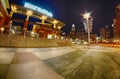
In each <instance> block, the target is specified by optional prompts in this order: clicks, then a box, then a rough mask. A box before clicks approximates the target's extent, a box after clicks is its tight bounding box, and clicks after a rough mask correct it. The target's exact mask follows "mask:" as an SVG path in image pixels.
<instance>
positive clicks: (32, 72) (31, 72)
mask: <svg viewBox="0 0 120 79" xmlns="http://www.w3.org/2000/svg"><path fill="white" fill-rule="evenodd" d="M76 50H77V49H74V48H72V49H71V48H70V47H65V48H61V47H59V48H41V49H39V48H0V79H64V78H63V77H62V76H60V75H58V74H57V73H56V72H54V71H52V70H51V69H50V68H49V67H48V66H47V65H45V64H44V63H43V62H42V61H41V60H44V59H49V58H54V57H58V56H61V55H64V54H67V53H70V52H72V51H76Z"/></svg>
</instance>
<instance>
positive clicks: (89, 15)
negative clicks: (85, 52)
mask: <svg viewBox="0 0 120 79" xmlns="http://www.w3.org/2000/svg"><path fill="white" fill-rule="evenodd" d="M90 18H91V13H90V12H85V13H84V14H83V19H84V20H85V21H86V22H85V23H84V26H85V29H86V32H87V34H88V48H89V46H90V25H91V24H90V23H91V22H90V21H91V20H89V19H90Z"/></svg>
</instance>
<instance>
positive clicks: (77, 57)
mask: <svg viewBox="0 0 120 79" xmlns="http://www.w3.org/2000/svg"><path fill="white" fill-rule="evenodd" d="M78 48H79V50H78V51H75V52H72V53H68V54H65V55H63V56H60V57H56V58H51V59H48V60H44V62H45V63H46V64H47V65H49V67H51V69H53V70H54V71H56V72H57V73H59V74H60V75H62V76H63V77H65V78H66V79H120V49H119V48H109V47H99V46H93V47H91V48H90V49H87V48H85V47H81V48H80V47H78Z"/></svg>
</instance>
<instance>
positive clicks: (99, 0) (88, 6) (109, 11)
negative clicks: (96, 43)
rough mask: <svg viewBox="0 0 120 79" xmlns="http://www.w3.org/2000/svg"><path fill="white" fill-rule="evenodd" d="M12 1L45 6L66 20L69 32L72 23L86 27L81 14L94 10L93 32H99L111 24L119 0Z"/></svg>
mask: <svg viewBox="0 0 120 79" xmlns="http://www.w3.org/2000/svg"><path fill="white" fill-rule="evenodd" d="M11 2H12V3H17V4H20V5H23V4H24V2H30V3H33V4H34V5H37V6H40V7H43V8H45V9H47V10H48V11H51V12H52V13H53V17H54V18H56V19H58V20H60V21H62V22H64V23H65V24H66V25H65V26H64V28H62V30H63V31H65V32H67V33H69V31H70V29H71V26H72V24H75V26H76V29H79V28H84V26H83V23H82V16H81V14H82V13H84V12H85V11H88V12H89V11H90V12H92V17H93V33H98V31H99V28H101V27H105V26H106V25H109V26H111V25H112V23H113V18H114V14H115V6H116V5H117V4H118V3H119V2H120V1H119V0H11Z"/></svg>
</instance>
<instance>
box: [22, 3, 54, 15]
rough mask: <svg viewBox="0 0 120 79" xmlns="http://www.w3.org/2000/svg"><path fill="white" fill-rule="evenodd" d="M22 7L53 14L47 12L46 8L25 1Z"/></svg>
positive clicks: (49, 13)
mask: <svg viewBox="0 0 120 79" xmlns="http://www.w3.org/2000/svg"><path fill="white" fill-rule="evenodd" d="M24 7H26V8H29V9H32V10H35V11H37V12H40V13H43V14H45V15H47V16H50V17H52V16H53V14H52V13H51V12H48V11H47V10H45V9H42V8H41V7H38V6H35V5H32V4H30V3H27V2H26V3H25V4H24Z"/></svg>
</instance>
